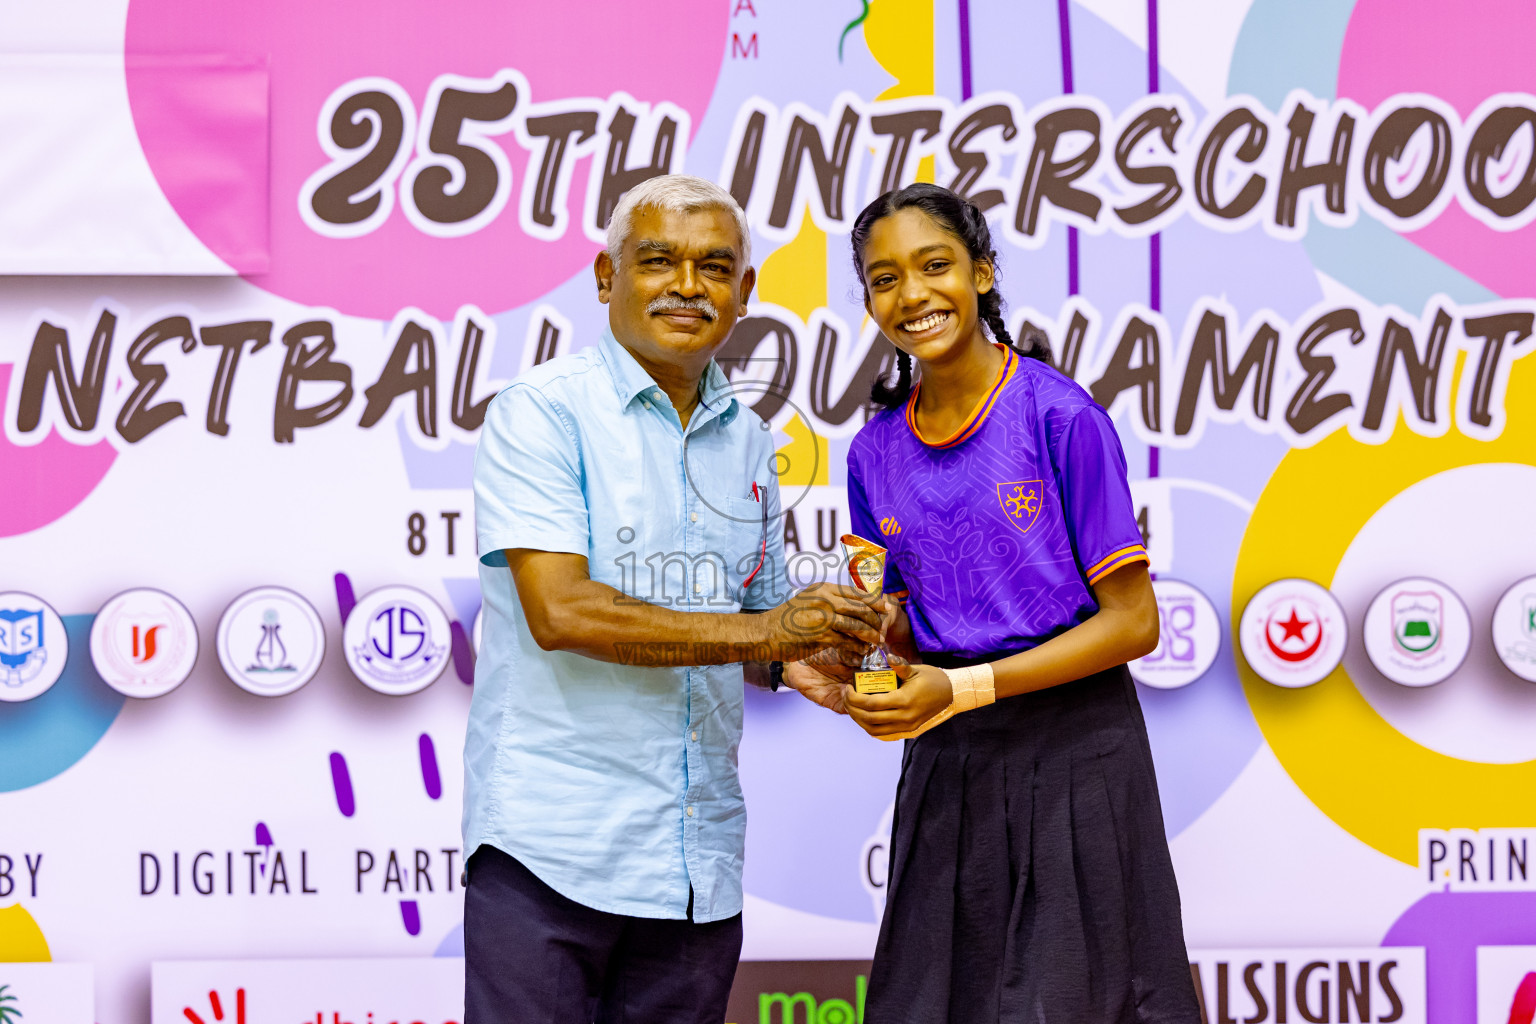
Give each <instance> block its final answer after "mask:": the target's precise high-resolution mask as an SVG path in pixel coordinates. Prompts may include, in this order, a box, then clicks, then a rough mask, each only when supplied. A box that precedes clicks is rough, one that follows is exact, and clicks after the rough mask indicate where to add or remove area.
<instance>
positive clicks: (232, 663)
mask: <svg viewBox="0 0 1536 1024" xmlns="http://www.w3.org/2000/svg"><path fill="white" fill-rule="evenodd" d="M216 646H217V647H218V651H219V664H220V665H222V666H224V672H225V673H226V674H227V675H228V676H229V678H230V679H232V680H234V682H235V684H236V685H238V686H239V687H240V688H241V689H242V690H246V691H248V692H250V693H254V694H256V695H257V696H258V697H281V696H283V695H284V694H288V693H292V692H293V691H295V690H297V689H298V688H299V687H301V686H303V685H304V684H305V683H307V682H309V681H310V680H311V679H313V678H314V677H315V673H316V672H318V671H320V662H321V660H322V659H323V658H324V657H325V627H324V625H323V624H322V623H321V621H320V613H319V612H317V611H315V606H314V605H312V604H310V603H309V602H308V601H306V600H304V598H302V597H300V596H299V595H298V594H295V593H294V592H293V591H291V590H288V589H286V588H284V587H258V588H257V589H255V590H250V591H247V592H245V593H244V594H241V595H240V596H239V597H237V598H235V599H234V601H233V602H231V603H230V606H229V607H228V608H227V609H226V610H225V612H224V617H223V618H221V619H220V620H219V632H218V638H217V644H216Z"/></svg>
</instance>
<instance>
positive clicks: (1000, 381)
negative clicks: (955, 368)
mask: <svg viewBox="0 0 1536 1024" xmlns="http://www.w3.org/2000/svg"><path fill="white" fill-rule="evenodd" d="M1002 347H1003V346H1001V345H999V346H998V348H1002ZM1005 351H1006V352H1007V358H1006V359H1004V360H1003V365H1002V368H1001V369H999V370H998V371H997V379H996V380H994V381H993V382H992V387H991V389H990V390H989V391H988V392H987V395H986V397H985V398H983V399H982V400H981V401H980V402H979V403H977V405H976V408H975V409H974V410H973V411H972V412H971V415H970V416H969V417H968V418H967V419H966V421H965V422H964V423H962V424H960V428H959V429H958V430H956V431H955V432H954V433H953V434H950V435H949V436H948V437H946V438H945V439H944V440H942V441H930V440H928V439H927V438H926V437H924V436H923V432H922V431H921V430H918V429H917V392H918V389H919V388H921V387H922V386H923V382H922V381H918V382H917V384H916V385H915V386H914V387H913V388H912V397H910V398H908V399H907V428H908V429H909V430H911V431H912V435H913V436H914V437H916V438H917V439H918V440H919V441H921V442H923V444H925V445H927V446H928V447H929V448H953V447H954V446H955V445H957V444H959V443H960V442H962V441H964V440H965V439H966V438H968V437H971V436H972V435H973V434H975V433H976V431H978V430H980V429H981V426H982V424H983V423H985V422H986V420H987V415H988V414H989V413H990V412H991V411H992V407H993V406H994V405H996V404H997V397H998V395H1001V394H1002V393H1003V388H1005V387H1006V386H1007V385H1008V382H1009V381H1010V380H1012V379H1013V374H1014V371H1015V370H1017V369H1018V368H1019V354H1018V353H1017V352H1015V351H1013V349H1011V348H1010V349H1006V350H1005Z"/></svg>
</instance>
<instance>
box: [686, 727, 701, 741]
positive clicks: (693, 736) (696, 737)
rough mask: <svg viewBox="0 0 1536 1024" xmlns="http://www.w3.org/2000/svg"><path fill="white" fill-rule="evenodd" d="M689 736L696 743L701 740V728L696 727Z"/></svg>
mask: <svg viewBox="0 0 1536 1024" xmlns="http://www.w3.org/2000/svg"><path fill="white" fill-rule="evenodd" d="M688 738H689V739H691V740H693V742H695V743H697V742H699V730H697V729H695V730H693V732H690V733H689V734H688Z"/></svg>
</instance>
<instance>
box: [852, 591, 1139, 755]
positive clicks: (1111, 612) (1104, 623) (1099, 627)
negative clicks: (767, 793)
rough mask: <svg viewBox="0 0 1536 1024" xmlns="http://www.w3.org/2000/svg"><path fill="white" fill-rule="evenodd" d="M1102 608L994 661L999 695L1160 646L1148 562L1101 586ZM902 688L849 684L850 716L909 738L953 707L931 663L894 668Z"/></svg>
mask: <svg viewBox="0 0 1536 1024" xmlns="http://www.w3.org/2000/svg"><path fill="white" fill-rule="evenodd" d="M1093 596H1094V599H1095V600H1096V601H1097V602H1098V605H1099V610H1098V611H1097V612H1096V613H1095V614H1094V615H1093V617H1092V618H1090V619H1089V620H1088V621H1086V622H1082V623H1079V624H1078V625H1076V626H1074V627H1072V628H1071V629H1069V630H1067V631H1066V632H1065V633H1062V634H1061V635H1060V636H1057V637H1054V638H1052V639H1050V640H1047V641H1046V642H1045V643H1043V644H1041V645H1040V646H1039V647H1035V648H1032V649H1031V650H1028V651H1023V652H1020V653H1019V654H1014V655H1010V656H1008V657H1006V658H1003V659H1001V660H999V661H994V662H992V678H993V686H994V689H995V691H996V694H997V697H998V699H999V700H1001V699H1002V698H1004V697H1013V696H1016V695H1018V694H1021V693H1032V692H1034V691H1035V690H1044V689H1047V688H1049V687H1052V686H1060V685H1061V684H1062V683H1069V682H1071V681H1073V680H1074V679H1081V678H1083V677H1084V676H1089V675H1093V674H1094V673H1095V672H1102V671H1104V670H1105V669H1107V668H1113V667H1114V666H1116V665H1123V664H1124V663H1126V662H1127V661H1131V660H1133V659H1135V658H1140V657H1142V656H1143V655H1145V654H1150V653H1151V652H1152V650H1153V649H1154V648H1156V647H1157V633H1158V616H1157V600H1156V598H1155V597H1154V596H1153V592H1152V580H1151V577H1150V576H1149V575H1148V574H1147V566H1146V563H1144V562H1134V563H1132V564H1130V565H1126V566H1123V567H1121V568H1119V569H1116V570H1115V571H1114V572H1112V573H1110V574H1109V575H1108V576H1105V577H1104V578H1102V579H1101V580H1099V581H1098V582H1097V583H1095V584H1094V585H1093ZM892 667H893V668H895V670H896V674H897V675H899V676H901V677H902V684H901V686H900V687H898V688H897V689H895V690H893V691H892V692H890V693H870V694H864V693H859V692H858V691H856V690H854V688H853V687H851V686H847V687H844V690H843V703H844V706H845V707H846V708H847V710H848V714H849V715H850V716H851V717H852V718H853V720H854V721H855V722H857V723H858V724H859V725H860V727H862V728H863V729H864V731H865V732H868V733H869V734H870V735H872V736H887V735H893V734H898V733H907V732H911V731H912V730H914V729H916V728H917V727H918V726H920V725H922V724H923V723H924V722H926V721H928V719H930V718H932V717H933V716H934V715H936V714H938V713H939V712H941V711H943V710H944V709H945V708H947V707H949V705H950V702H951V701H952V700H953V699H954V694H953V692H952V690H951V688H950V683H949V677H948V676H947V675H945V674H944V672H943V670H941V669H938V668H934V667H932V666H929V665H893V666H892Z"/></svg>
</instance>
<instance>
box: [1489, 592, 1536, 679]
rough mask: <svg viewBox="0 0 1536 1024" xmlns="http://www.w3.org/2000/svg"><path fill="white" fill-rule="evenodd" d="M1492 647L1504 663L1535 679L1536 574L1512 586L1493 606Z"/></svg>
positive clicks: (1519, 674)
mask: <svg viewBox="0 0 1536 1024" xmlns="http://www.w3.org/2000/svg"><path fill="white" fill-rule="evenodd" d="M1493 649H1494V650H1495V651H1497V652H1498V655H1499V660H1500V661H1502V662H1503V663H1504V667H1505V668H1507V669H1509V670H1510V671H1511V672H1513V673H1514V674H1515V675H1517V676H1519V677H1520V678H1521V679H1524V680H1526V681H1527V682H1532V683H1536V576H1528V577H1526V578H1525V579H1523V580H1521V581H1520V582H1519V583H1516V584H1515V585H1514V586H1512V587H1510V588H1509V589H1508V590H1506V591H1505V592H1504V596H1503V597H1501V598H1499V603H1498V605H1497V607H1495V608H1494V609H1493Z"/></svg>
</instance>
